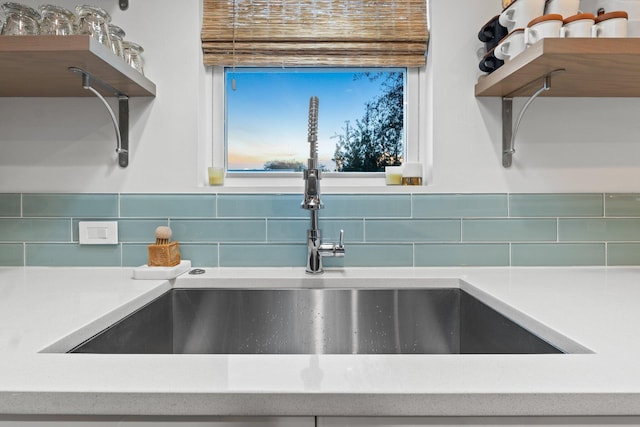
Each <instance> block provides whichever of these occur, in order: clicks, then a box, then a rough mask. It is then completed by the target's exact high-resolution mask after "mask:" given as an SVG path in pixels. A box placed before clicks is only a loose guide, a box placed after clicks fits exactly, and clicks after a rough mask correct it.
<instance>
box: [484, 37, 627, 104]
mask: <svg viewBox="0 0 640 427" xmlns="http://www.w3.org/2000/svg"><path fill="white" fill-rule="evenodd" d="M558 69H564V70H565V72H563V73H558V74H557V75H554V76H553V86H552V88H551V89H550V90H548V91H546V92H545V93H543V94H540V96H545V97H640V78H639V76H640V38H602V39H592V38H546V39H542V40H541V41H539V42H538V43H536V44H534V45H532V46H530V47H528V48H527V49H526V50H525V51H524V52H522V53H521V54H520V55H518V56H516V57H515V58H514V59H513V60H511V61H510V62H507V63H506V64H505V65H503V66H502V67H500V68H498V69H497V70H496V71H494V72H493V73H491V74H489V75H486V76H482V77H480V79H479V80H478V83H477V84H476V87H475V95H476V96H501V97H504V96H509V97H516V96H530V95H533V94H534V93H535V92H536V90H537V89H538V88H539V86H540V82H542V80H543V79H544V76H546V75H547V74H549V73H551V72H553V71H556V70H558Z"/></svg>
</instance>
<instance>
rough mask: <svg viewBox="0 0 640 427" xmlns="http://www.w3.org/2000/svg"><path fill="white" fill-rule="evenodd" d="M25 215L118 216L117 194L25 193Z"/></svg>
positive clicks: (23, 206)
mask: <svg viewBox="0 0 640 427" xmlns="http://www.w3.org/2000/svg"><path fill="white" fill-rule="evenodd" d="M22 215H23V216H25V217H111V218H114V217H117V216H118V195H117V194H24V195H23V196H22Z"/></svg>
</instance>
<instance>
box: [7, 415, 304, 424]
mask: <svg viewBox="0 0 640 427" xmlns="http://www.w3.org/2000/svg"><path fill="white" fill-rule="evenodd" d="M314 426H315V419H314V417H187V418H168V417H63V416H54V417H49V416H0V427H314Z"/></svg>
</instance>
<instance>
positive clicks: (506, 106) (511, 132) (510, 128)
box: [502, 69, 564, 168]
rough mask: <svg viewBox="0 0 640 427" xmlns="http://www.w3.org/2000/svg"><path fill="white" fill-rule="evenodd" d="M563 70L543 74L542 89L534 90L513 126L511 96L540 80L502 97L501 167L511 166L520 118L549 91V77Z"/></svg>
mask: <svg viewBox="0 0 640 427" xmlns="http://www.w3.org/2000/svg"><path fill="white" fill-rule="evenodd" d="M562 71H564V69H558V70H554V71H552V72H550V73H548V74H545V75H544V76H543V77H542V79H543V83H542V87H540V88H539V89H538V90H536V91H535V92H534V93H533V95H531V96H530V97H529V99H528V100H527V102H526V103H525V104H524V106H523V107H522V110H520V113H519V114H518V118H517V120H516V124H515V126H514V125H513V94H514V93H517V92H519V91H520V90H522V89H524V88H525V87H527V86H530V85H531V84H532V83H534V82H536V81H538V80H540V79H536V80H533V81H531V82H529V83H527V84H526V85H524V86H522V87H521V88H518V89H517V90H515V91H513V92H511V93H510V94H509V95H506V96H503V97H502V166H503V167H505V168H510V167H511V165H512V164H513V153H515V152H516V150H515V139H516V135H517V134H518V128H519V127H520V122H521V121H522V117H524V114H525V113H526V112H527V109H528V108H529V106H530V105H531V103H532V102H533V101H534V100H535V99H536V98H537V97H538V96H539V95H540V94H541V93H542V92H545V91H547V90H549V89H551V75H552V74H554V73H557V72H562Z"/></svg>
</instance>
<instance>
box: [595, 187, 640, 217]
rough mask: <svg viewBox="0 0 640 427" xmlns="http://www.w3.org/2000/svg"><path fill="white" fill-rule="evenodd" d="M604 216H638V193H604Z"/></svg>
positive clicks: (639, 207)
mask: <svg viewBox="0 0 640 427" xmlns="http://www.w3.org/2000/svg"><path fill="white" fill-rule="evenodd" d="M604 203H605V205H604V206H605V216H607V217H616V216H635V217H640V194H639V193H628V194H605V199H604Z"/></svg>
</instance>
